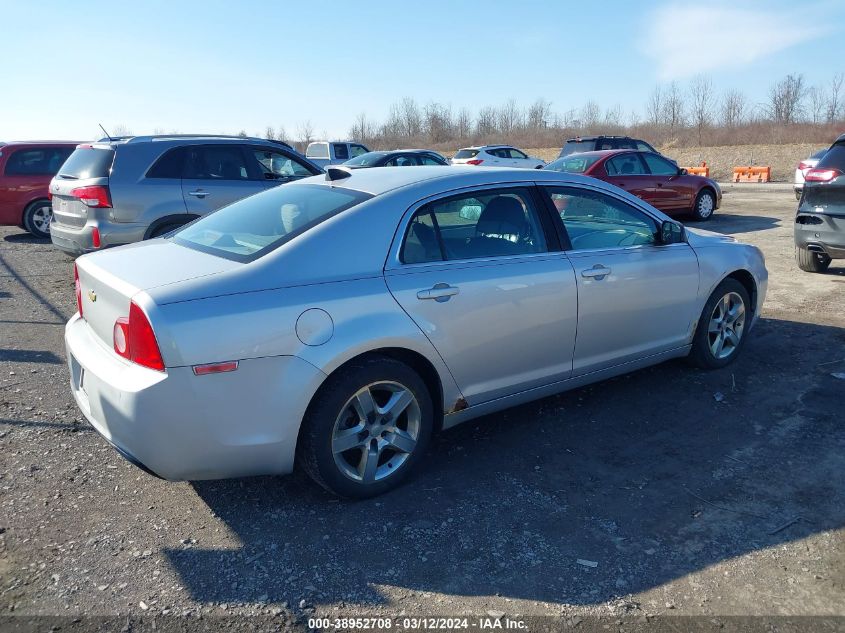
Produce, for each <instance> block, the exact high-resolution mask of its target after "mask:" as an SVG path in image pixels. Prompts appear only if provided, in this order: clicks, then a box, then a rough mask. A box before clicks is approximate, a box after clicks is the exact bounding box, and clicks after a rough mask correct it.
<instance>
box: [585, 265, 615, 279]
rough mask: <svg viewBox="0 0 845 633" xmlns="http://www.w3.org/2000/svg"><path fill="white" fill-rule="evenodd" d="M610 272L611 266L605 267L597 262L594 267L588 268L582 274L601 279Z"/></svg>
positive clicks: (588, 277) (589, 277)
mask: <svg viewBox="0 0 845 633" xmlns="http://www.w3.org/2000/svg"><path fill="white" fill-rule="evenodd" d="M609 274H610V268H605V267H604V266H602V265H601V264H596V265H595V266H593V267H592V268H587V269H586V270H582V271H581V276H582V277H586V278H587V279H596V280H597V281H601V280H602V279H604V278H605V277H607V276H608V275H609Z"/></svg>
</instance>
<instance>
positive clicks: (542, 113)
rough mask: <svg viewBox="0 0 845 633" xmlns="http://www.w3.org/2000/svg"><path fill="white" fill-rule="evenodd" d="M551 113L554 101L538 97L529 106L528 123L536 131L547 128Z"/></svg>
mask: <svg viewBox="0 0 845 633" xmlns="http://www.w3.org/2000/svg"><path fill="white" fill-rule="evenodd" d="M551 114H552V102H551V101H546V100H545V99H537V100H536V101H535V102H534V103H532V104H531V105H530V106H528V114H527V117H526V118H527V121H526V124H527V125H528V127H529V128H530V129H531V130H534V131H535V132H536V131H538V130H542V129H545V128H546V127H548V124H549V119H550V118H551Z"/></svg>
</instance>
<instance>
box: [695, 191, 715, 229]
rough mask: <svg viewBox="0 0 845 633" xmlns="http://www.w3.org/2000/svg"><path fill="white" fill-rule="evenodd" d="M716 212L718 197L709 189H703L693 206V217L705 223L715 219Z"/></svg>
mask: <svg viewBox="0 0 845 633" xmlns="http://www.w3.org/2000/svg"><path fill="white" fill-rule="evenodd" d="M715 210H716V196H715V195H713V192H712V191H710V190H709V189H702V190H701V191H699V192H698V195H697V196H696V198H695V204H693V205H692V215H693V217H695V219H696V220H698V221H699V222H705V221H707V220H709V219H710V218H711V217H713V212H714V211H715Z"/></svg>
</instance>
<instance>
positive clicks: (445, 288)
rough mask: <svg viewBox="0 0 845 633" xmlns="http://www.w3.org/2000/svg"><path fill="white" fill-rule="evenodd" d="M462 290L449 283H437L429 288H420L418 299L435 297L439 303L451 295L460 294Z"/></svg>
mask: <svg viewBox="0 0 845 633" xmlns="http://www.w3.org/2000/svg"><path fill="white" fill-rule="evenodd" d="M459 292H460V290H459V289H458V288H456V287H455V286H450V285H449V284H435V285H434V286H433V287H431V288H428V289H427V290H420V291H419V292H417V299H420V300H423V299H434V300H435V301H437V302H438V303H442V302H444V301H448V300H449V298H450V297H452V296H454V295H456V294H458V293H459Z"/></svg>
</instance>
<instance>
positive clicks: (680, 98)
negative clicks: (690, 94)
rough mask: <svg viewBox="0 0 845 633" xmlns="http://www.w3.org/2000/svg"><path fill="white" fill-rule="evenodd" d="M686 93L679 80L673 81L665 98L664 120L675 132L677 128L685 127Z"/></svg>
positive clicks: (667, 89)
mask: <svg viewBox="0 0 845 633" xmlns="http://www.w3.org/2000/svg"><path fill="white" fill-rule="evenodd" d="M684 110H685V108H684V95H683V93H682V92H681V87H680V86H679V85H678V82H677V81H673V82H672V83H670V84H669V86H668V87H667V88H666V96H665V98H664V100H663V120H664V121H665V122H666V124H667V125H668V126H669V130H670V131H671V132H674V131H675V130H676V129H677V128H679V127H683V125H684V124H685V122H686V118H685V117H686V114H685V112H684Z"/></svg>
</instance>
